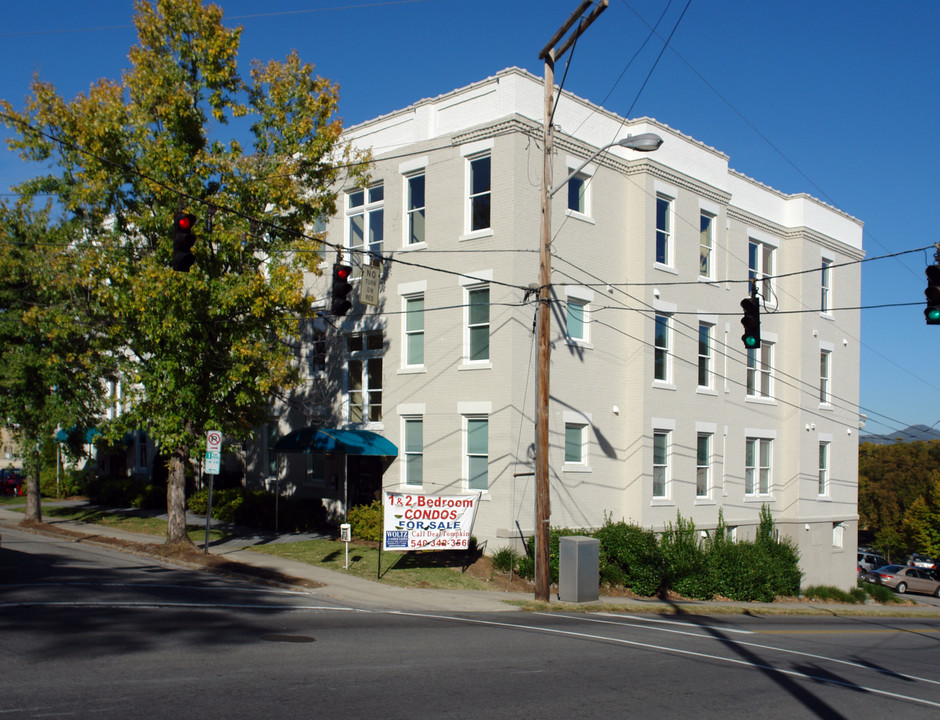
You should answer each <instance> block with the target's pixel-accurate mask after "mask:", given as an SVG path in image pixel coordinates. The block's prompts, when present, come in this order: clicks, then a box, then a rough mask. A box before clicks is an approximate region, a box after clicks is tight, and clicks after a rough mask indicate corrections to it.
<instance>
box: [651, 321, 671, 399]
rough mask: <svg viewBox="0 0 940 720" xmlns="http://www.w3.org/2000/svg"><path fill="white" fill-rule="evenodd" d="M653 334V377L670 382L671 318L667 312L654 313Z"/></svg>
mask: <svg viewBox="0 0 940 720" xmlns="http://www.w3.org/2000/svg"><path fill="white" fill-rule="evenodd" d="M655 323H656V325H655V330H654V334H653V379H654V380H658V381H660V382H667V383H668V382H672V354H671V352H670V345H671V342H672V337H671V335H672V332H671V331H672V328H671V318H670V315H668V314H667V313H659V312H658V313H656V318H655Z"/></svg>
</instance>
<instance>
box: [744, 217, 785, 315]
mask: <svg viewBox="0 0 940 720" xmlns="http://www.w3.org/2000/svg"><path fill="white" fill-rule="evenodd" d="M746 230H747V242H748V251H747V255H746V258H747V259H746V260H745V267H746V268H747V271H748V274H750V257H749V255H750V244H751V242H756V243H759V244H760V245H761V246H767V247H769V248H771V249H772V250H773V253H772V257H773V260H772V263H773V267H771V268H770V272H767V268H765V267H764V253H763V249H761V252H760V253H759V260H760V269H759V270H758V273H757V275H758V281H757V288H758V289H757V295H758V297H760V298H761V303H762V305H763V306H764V307H765V308H767V309H768V310H773V309H776V307H777V281H776V280H775V279H774V276H776V275H777V274H778V273H779V269H778V264H779V258H778V257H777V251H778V250H779V249H780V242H779V240H777V239H776V238H774V237H773V236H771V235H769V234H768V233H766V232H764V231H763V230H760V229H758V228H755V227H747V228H746ZM768 275H769V276H770V279H769V283H768V284H769V286H770V292H769V297H766V298H765V297H763V281H762V278H763V277H765V276H768Z"/></svg>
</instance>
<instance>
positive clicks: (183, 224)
mask: <svg viewBox="0 0 940 720" xmlns="http://www.w3.org/2000/svg"><path fill="white" fill-rule="evenodd" d="M178 222H179V226H180V230H189V229H190V228H191V227H192V226H193V221H192V215H183V216H182V217H180V219H179V220H178Z"/></svg>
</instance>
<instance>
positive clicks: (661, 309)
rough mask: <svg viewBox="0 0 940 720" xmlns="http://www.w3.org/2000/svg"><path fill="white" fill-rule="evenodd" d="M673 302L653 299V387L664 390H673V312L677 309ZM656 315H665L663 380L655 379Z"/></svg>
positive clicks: (674, 336) (674, 334)
mask: <svg viewBox="0 0 940 720" xmlns="http://www.w3.org/2000/svg"><path fill="white" fill-rule="evenodd" d="M677 307H678V306H677V305H676V304H675V303H667V302H663V301H662V300H654V301H653V311H654V313H655V314H654V316H653V372H652V373H651V374H652V376H653V387H654V388H660V389H665V390H675V389H676V384H675V377H676V376H675V365H674V363H673V356H674V355H675V338H676V327H675V313H676V309H677ZM656 315H666V316H667V319H668V321H667V324H666V377H665V379H663V380H659V379H656V350H657V347H656Z"/></svg>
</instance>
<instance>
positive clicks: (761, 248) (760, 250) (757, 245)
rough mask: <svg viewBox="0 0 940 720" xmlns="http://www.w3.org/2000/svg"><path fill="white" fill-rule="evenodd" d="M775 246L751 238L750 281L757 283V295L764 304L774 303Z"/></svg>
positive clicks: (749, 250) (748, 257)
mask: <svg viewBox="0 0 940 720" xmlns="http://www.w3.org/2000/svg"><path fill="white" fill-rule="evenodd" d="M774 251H775V248H774V247H773V245H768V244H767V243H765V242H761V241H760V240H755V239H754V238H751V239H750V240H749V241H748V248H747V270H748V274H747V277H748V280H754V281H756V283H757V294H758V296H759V297H760V298H761V299H762V300H763V301H764V303H772V302H773V281H772V278H773V274H774Z"/></svg>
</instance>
